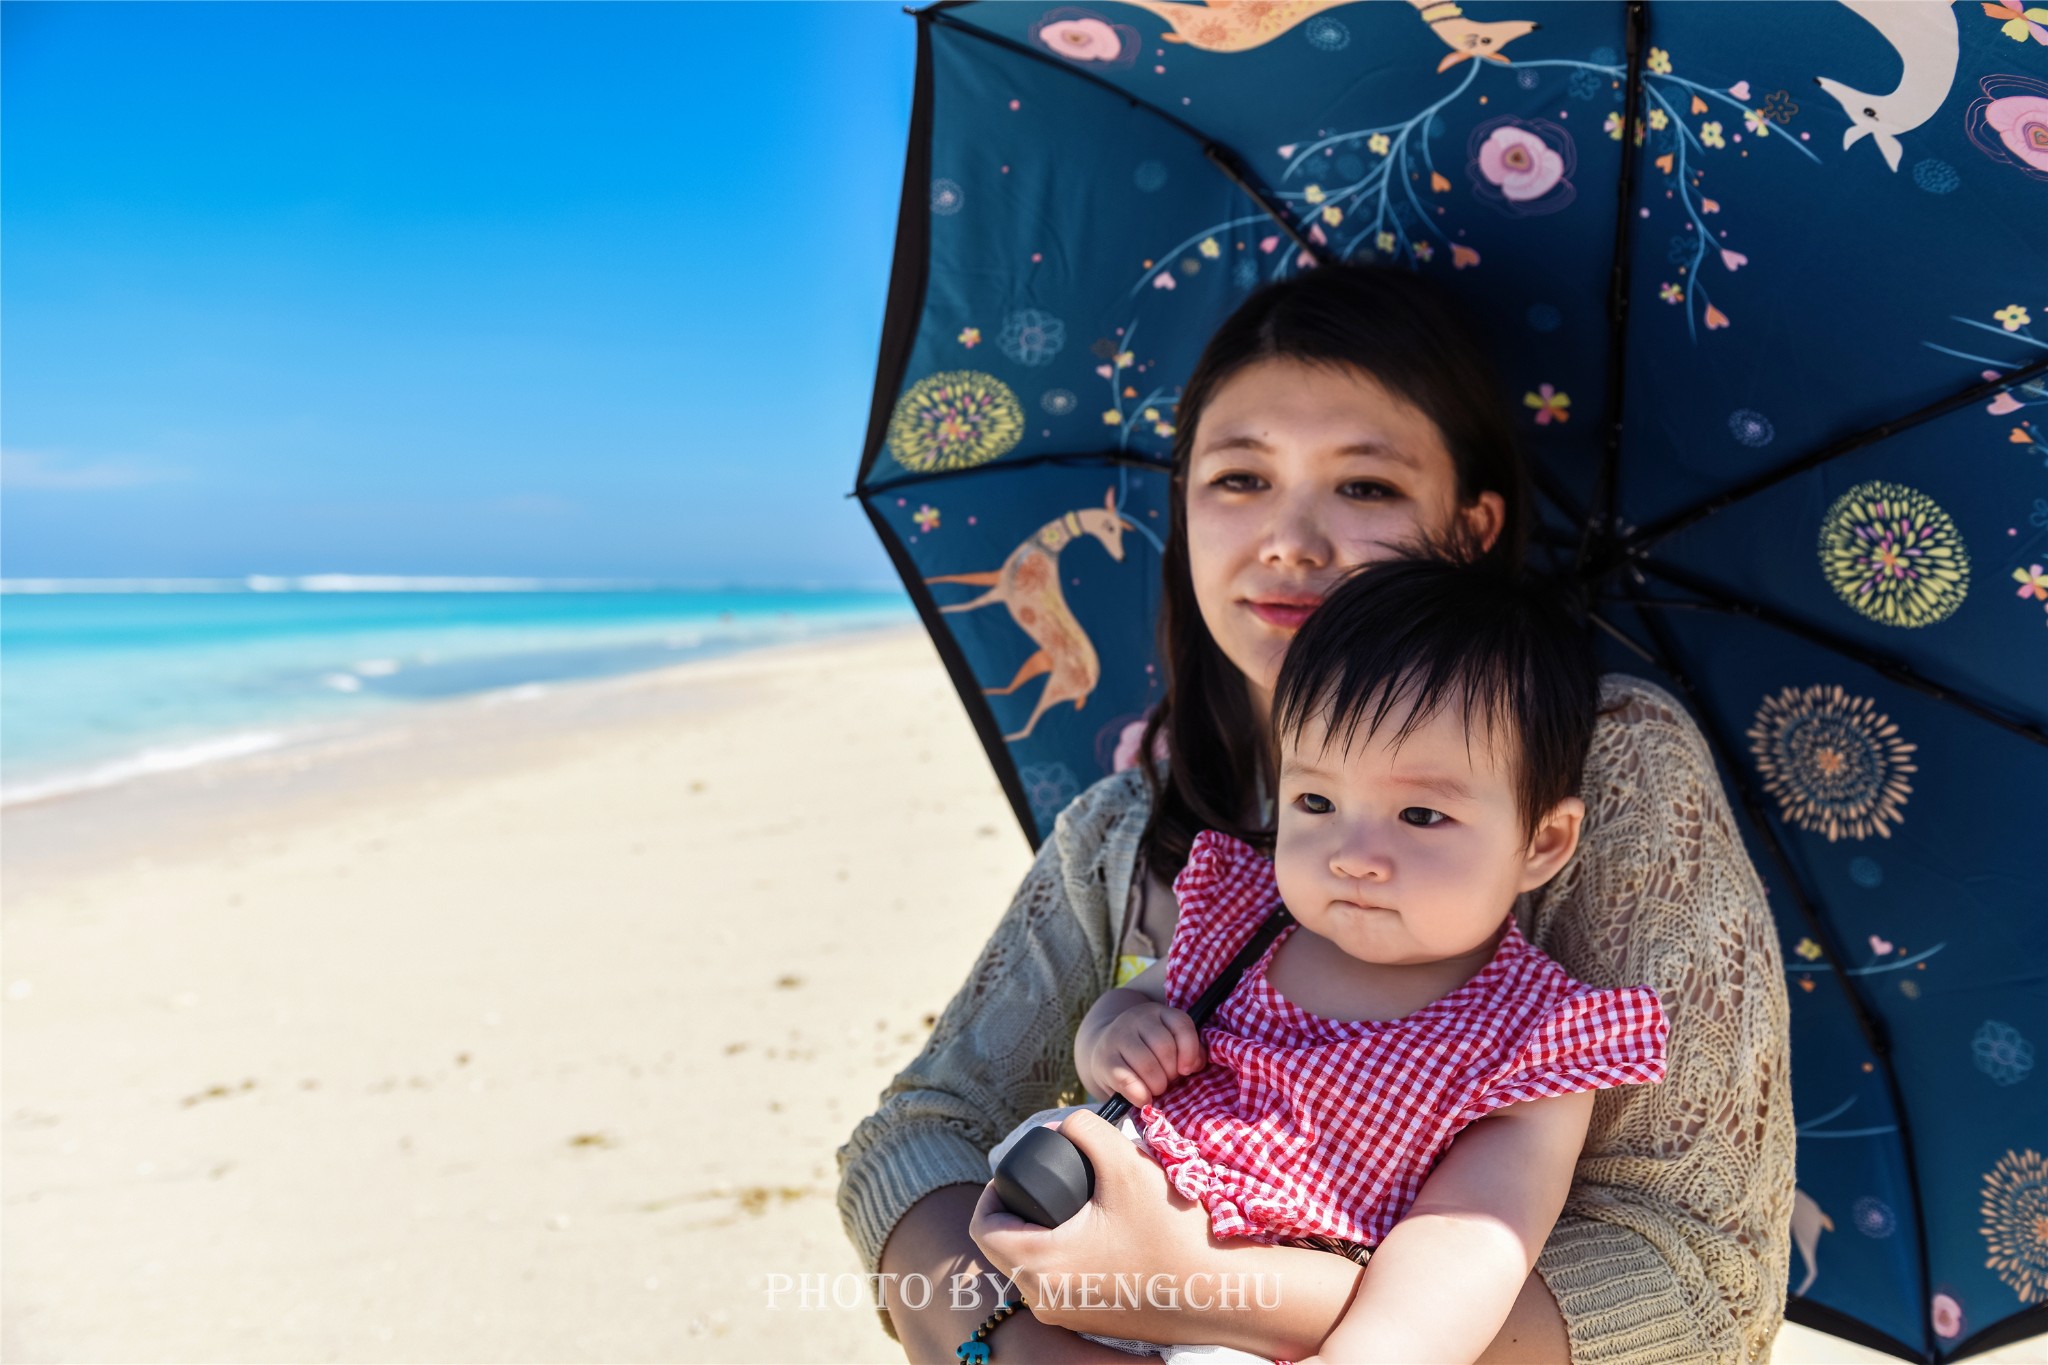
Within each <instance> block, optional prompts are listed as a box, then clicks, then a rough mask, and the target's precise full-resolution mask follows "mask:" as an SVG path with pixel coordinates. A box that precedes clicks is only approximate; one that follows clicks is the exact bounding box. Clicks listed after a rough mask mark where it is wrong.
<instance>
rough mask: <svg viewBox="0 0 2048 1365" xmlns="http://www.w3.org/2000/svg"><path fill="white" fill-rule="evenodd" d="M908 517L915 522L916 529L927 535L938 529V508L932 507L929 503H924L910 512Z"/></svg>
mask: <svg viewBox="0 0 2048 1365" xmlns="http://www.w3.org/2000/svg"><path fill="white" fill-rule="evenodd" d="M910 519H911V520H912V521H914V522H916V523H917V529H918V530H920V531H923V532H924V533H925V534H927V535H929V534H931V533H932V532H933V531H936V530H938V529H939V509H938V508H936V507H933V506H932V505H931V504H930V503H926V504H924V505H923V506H922V507H919V508H918V509H917V510H916V511H915V512H912V513H911V514H910Z"/></svg>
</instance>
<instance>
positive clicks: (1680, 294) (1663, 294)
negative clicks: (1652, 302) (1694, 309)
mask: <svg viewBox="0 0 2048 1365" xmlns="http://www.w3.org/2000/svg"><path fill="white" fill-rule="evenodd" d="M1657 297H1658V298H1660V299H1662V300H1664V302H1666V303H1684V302H1685V290H1684V289H1683V288H1681V287H1679V286H1678V285H1675V284H1663V285H1659V286H1657Z"/></svg>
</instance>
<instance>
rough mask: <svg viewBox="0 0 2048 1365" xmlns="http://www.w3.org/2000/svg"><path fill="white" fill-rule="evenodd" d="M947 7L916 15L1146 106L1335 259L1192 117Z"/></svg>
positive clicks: (1321, 258)
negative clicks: (978, 25)
mask: <svg viewBox="0 0 2048 1365" xmlns="http://www.w3.org/2000/svg"><path fill="white" fill-rule="evenodd" d="M944 11H945V7H944V6H938V5H934V6H932V7H931V8H929V9H921V10H914V11H912V13H913V15H914V16H915V17H916V18H917V19H919V20H922V21H924V22H926V23H932V24H940V25H943V26H944V27H946V28H949V29H951V30H953V31H954V32H955V33H961V34H965V35H966V36H968V37H970V38H976V39H979V40H980V41H982V42H984V43H988V44H990V45H991V46H994V47H999V48H1001V49H1003V50H1004V51H1005V52H1011V53H1015V54H1016V55H1017V56H1019V57H1023V58H1026V59H1027V60H1030V61H1034V62H1037V63H1039V64H1041V65H1043V66H1049V67H1052V68H1053V69H1054V70H1056V71H1064V72H1065V73H1066V74H1068V75H1069V76H1072V77H1074V78H1075V79H1076V80H1081V81H1085V82H1087V83H1088V84H1089V85H1092V86H1095V87H1096V88H1097V89H1099V90H1103V91H1106V92H1107V93H1109V94H1111V95H1114V96H1116V97H1117V98H1118V99H1120V100H1122V101H1124V102H1125V103H1126V104H1128V105H1130V106H1131V107H1132V108H1133V109H1142V110H1144V111H1145V112H1146V113H1148V114H1151V115H1152V116H1153V117H1155V118H1158V119H1160V120H1162V121H1164V122H1165V123H1166V124H1167V125H1169V126H1170V127H1172V128H1175V129H1177V130H1178V131H1180V132H1182V133H1185V134H1186V135H1187V136H1188V137H1190V138H1192V139H1193V140H1194V141H1195V142H1197V143H1200V144H1201V148H1202V155H1203V156H1205V157H1207V158H1208V160H1209V164H1210V165H1212V166H1214V167H1215V168H1216V169H1217V170H1218V171H1219V172H1221V173H1222V175H1223V177H1224V179H1226V180H1228V181H1229V182H1230V183H1231V184H1232V185H1235V186H1236V187H1237V188H1238V189H1239V190H1240V191H1241V192H1242V193H1243V194H1244V195H1245V197H1246V198H1248V199H1250V200H1251V201H1252V202H1253V203H1254V204H1257V205H1258V206H1259V208H1260V210H1261V211H1262V212H1264V213H1265V215H1266V216H1267V217H1268V218H1271V219H1272V220H1273V222H1274V224H1275V225H1276V226H1277V227H1279V229H1280V230H1281V231H1282V232H1284V233H1286V234H1287V235H1288V236H1289V237H1290V238H1292V239H1293V241H1294V244H1295V245H1296V246H1298V247H1300V248H1301V249H1302V250H1303V251H1306V252H1307V253H1308V254H1309V255H1310V256H1312V257H1314V258H1315V259H1316V261H1317V262H1318V263H1320V264H1325V265H1327V264H1328V263H1329V261H1330V253H1329V252H1328V251H1326V250H1324V249H1323V248H1322V247H1320V246H1318V245H1316V244H1315V243H1314V242H1312V241H1310V240H1309V239H1308V238H1307V237H1305V236H1303V235H1302V231H1301V228H1300V227H1298V226H1297V225H1296V224H1295V222H1294V220H1293V219H1292V218H1289V217H1288V216H1287V214H1286V211H1285V210H1283V209H1282V208H1281V207H1280V205H1279V203H1278V201H1276V200H1275V199H1274V198H1273V196H1272V194H1271V193H1270V192H1269V191H1268V190H1267V189H1266V187H1265V186H1264V185H1262V184H1260V183H1259V182H1258V181H1257V180H1256V179H1254V178H1253V176H1252V173H1251V170H1250V168H1249V165H1248V163H1247V162H1246V161H1245V159H1244V158H1243V157H1241V156H1239V155H1238V154H1237V151H1236V150H1235V149H1234V148H1232V147H1228V146H1226V145H1224V144H1223V143H1221V142H1218V141H1217V140H1216V139H1215V138H1213V137H1210V136H1209V135H1208V134H1207V133H1204V132H1203V131H1202V130H1201V129H1199V128H1197V127H1195V126H1194V125H1193V124H1192V123H1189V122H1188V121H1187V120H1186V119H1183V118H1180V117H1178V116H1177V115H1174V114H1172V113H1169V112H1168V111H1166V110H1164V109H1161V108H1160V107H1159V106H1158V105H1156V104H1153V103H1151V102H1150V101H1148V100H1142V99H1139V98H1138V97H1137V96H1136V95H1133V94H1132V93H1131V92H1130V91H1128V90H1125V89H1124V88H1122V87H1121V86H1119V85H1116V84H1115V83H1114V82H1111V81H1108V80H1105V79H1103V78H1102V77H1101V76H1098V75H1096V74H1095V73H1094V72H1092V71H1083V70H1081V69H1080V68H1079V67H1076V66H1074V65H1072V64H1071V63H1069V62H1064V61H1061V60H1060V59H1059V58H1057V57H1055V56H1053V55H1052V54H1051V53H1050V52H1040V51H1038V50H1036V49H1035V48H1031V47H1027V46H1025V45H1024V44H1023V43H1020V42H1018V41H1017V40H1016V39H1014V38H1005V37H1004V36H1003V35H1002V34H1000V33H990V32H989V31H988V30H986V29H981V28H975V27H974V26H973V25H971V24H963V23H961V22H960V21H959V20H958V19H955V18H952V17H951V16H950V15H948V14H946V13H945V12H944Z"/></svg>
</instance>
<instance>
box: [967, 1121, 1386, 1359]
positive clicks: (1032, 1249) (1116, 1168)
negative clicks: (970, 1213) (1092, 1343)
mask: <svg viewBox="0 0 2048 1365" xmlns="http://www.w3.org/2000/svg"><path fill="white" fill-rule="evenodd" d="M1060 1131H1061V1132H1062V1133H1064V1134H1066V1136H1067V1138H1068V1139H1069V1140H1070V1141H1072V1142H1073V1143H1074V1144H1075V1145H1076V1146H1078V1147H1079V1148H1080V1149H1081V1152H1082V1155H1084V1156H1086V1157H1087V1158H1088V1161H1089V1164H1091V1165H1092V1166H1094V1168H1095V1196H1094V1198H1092V1199H1091V1200H1089V1202H1088V1203H1087V1204H1085V1205H1083V1206H1082V1208H1081V1211H1080V1212H1079V1213H1077V1214H1075V1215H1074V1216H1073V1217H1072V1218H1070V1219H1068V1220H1067V1221H1066V1222H1065V1223H1063V1224H1061V1225H1060V1226H1059V1227H1057V1228H1041V1227H1038V1226H1037V1225H1035V1224H1032V1223H1027V1222H1025V1221H1024V1220H1023V1219H1021V1218H1018V1217H1016V1216H1015V1215H1014V1214H1012V1213H1010V1212H1008V1211H1007V1210H1006V1209H1004V1208H1003V1206H1002V1203H1001V1201H999V1200H998V1199H997V1198H996V1193H995V1187H994V1186H992V1185H991V1186H989V1187H988V1188H986V1189H984V1190H983V1191H982V1194H981V1199H980V1201H979V1202H978V1203H977V1204H976V1205H975V1209H974V1218H973V1221H972V1222H970V1223H969V1224H968V1231H969V1232H970V1233H971V1234H972V1235H973V1237H974V1241H975V1245H977V1246H979V1247H980V1248H981V1250H982V1252H983V1254H984V1255H985V1256H986V1257H987V1259H988V1260H989V1261H990V1262H991V1263H992V1264H993V1265H995V1266H996V1267H997V1268H998V1269H1000V1270H1001V1271H1002V1272H1003V1273H1004V1274H1006V1275H1009V1276H1010V1277H1011V1278H1012V1279H1013V1280H1014V1281H1015V1282H1016V1285H1017V1292H1018V1293H1019V1294H1021V1295H1023V1297H1024V1299H1025V1301H1026V1302H1027V1303H1029V1304H1031V1305H1032V1312H1033V1313H1034V1314H1035V1315H1036V1316H1037V1317H1038V1318H1039V1320H1040V1321H1042V1322H1049V1323H1056V1324H1058V1325H1059V1326H1061V1327H1066V1328H1070V1329H1072V1330H1074V1331H1085V1332H1094V1333H1097V1334H1098V1335H1102V1336H1115V1337H1135V1338H1138V1339H1140V1340H1144V1341H1161V1342H1183V1343H1190V1344H1192V1343H1198V1342H1199V1343H1214V1344H1217V1345H1222V1346H1234V1347H1236V1348H1238V1349H1240V1350H1246V1351H1252V1352H1254V1353H1258V1354H1263V1355H1267V1356H1274V1355H1280V1356H1288V1357H1291V1358H1295V1359H1298V1358H1300V1357H1301V1356H1304V1355H1307V1354H1308V1353H1309V1352H1311V1351H1313V1350H1314V1349H1315V1347H1316V1345H1317V1344H1318V1343H1319V1342H1321V1341H1322V1339H1323V1337H1324V1336H1325V1335H1326V1334H1327V1333H1328V1332H1329V1330H1330V1328H1331V1327H1332V1326H1334V1325H1335V1324H1336V1322H1337V1320H1338V1318H1339V1317H1341V1316H1342V1315H1343V1312H1344V1306H1345V1304H1346V1303H1348V1302H1349V1301H1350V1297H1351V1294H1352V1291H1353V1289H1354V1288H1355V1287H1356V1285H1357V1281H1358V1273H1359V1271H1358V1267H1357V1266H1355V1265H1353V1264H1351V1263H1350V1262H1349V1261H1346V1260H1343V1259H1342V1258H1340V1257H1336V1256H1332V1255H1329V1254H1328V1253H1327V1252H1321V1251H1307V1250H1303V1249H1301V1248H1298V1247H1272V1246H1254V1245H1250V1244H1232V1245H1230V1246H1228V1247H1225V1246H1222V1245H1219V1244H1218V1243H1216V1242H1214V1241H1212V1240H1211V1239H1210V1236H1209V1216H1208V1214H1207V1212H1206V1211H1204V1210H1203V1208H1202V1206H1201V1205H1199V1204H1196V1203H1193V1202H1192V1201H1190V1200H1187V1199H1184V1198H1182V1197H1181V1195H1180V1194H1179V1192H1177V1191H1176V1190H1174V1188H1173V1187H1172V1186H1171V1185H1169V1184H1167V1182H1166V1173H1165V1172H1164V1171H1162V1170H1160V1169H1159V1166H1158V1164H1157V1163H1156V1162H1154V1161H1153V1160H1152V1159H1151V1158H1150V1157H1147V1156H1146V1155H1145V1154H1144V1153H1142V1152H1140V1151H1139V1150H1138V1149H1137V1148H1136V1147H1135V1146H1134V1145H1132V1143H1131V1141H1130V1140H1129V1139H1128V1138H1126V1137H1125V1136H1124V1135H1123V1134H1122V1133H1121V1132H1119V1131H1118V1130H1117V1129H1115V1128H1113V1127H1111V1126H1110V1125H1109V1124H1107V1123H1105V1122H1103V1121H1102V1120H1101V1119H1100V1118H1098V1117H1096V1115H1094V1114H1092V1113H1088V1112H1085V1111H1084V1112H1082V1113H1079V1114H1075V1115H1073V1116H1072V1117H1071V1118H1069V1119H1068V1120H1067V1121H1066V1122H1065V1123H1063V1124H1062V1125H1060ZM1119 1274H1121V1275H1123V1276H1124V1277H1125V1280H1124V1289H1123V1293H1122V1295H1121V1297H1119V1292H1118V1284H1117V1278H1116V1277H1117V1276H1118V1275H1119ZM1204 1275H1206V1276H1209V1277H1211V1278H1209V1279H1207V1280H1203V1279H1200V1278H1199V1277H1201V1276H1204ZM1258 1275H1264V1276H1265V1277H1266V1279H1265V1281H1264V1288H1263V1293H1264V1295H1265V1302H1266V1303H1268V1304H1274V1305H1275V1306H1274V1307H1273V1308H1272V1309H1271V1310H1266V1309H1262V1308H1261V1307H1260V1303H1259V1295H1260V1293H1261V1289H1260V1287H1259V1286H1258V1284H1257V1282H1256V1280H1255V1278H1254V1277H1255V1276H1258ZM1132 1276H1136V1277H1137V1278H1136V1281H1135V1285H1136V1292H1135V1295H1134V1294H1133V1293H1132V1292H1131V1286H1132V1284H1133V1281H1132V1279H1131V1277H1132ZM1218 1276H1221V1277H1224V1278H1221V1279H1219V1278H1216V1277H1218ZM1240 1291H1242V1292H1241V1293H1240ZM1276 1297H1277V1303H1275V1299H1276ZM1134 1300H1135V1301H1134ZM1190 1300H1193V1302H1190ZM1084 1302H1085V1303H1086V1304H1089V1305H1094V1306H1084ZM1204 1305H1208V1311H1203V1306H1204Z"/></svg>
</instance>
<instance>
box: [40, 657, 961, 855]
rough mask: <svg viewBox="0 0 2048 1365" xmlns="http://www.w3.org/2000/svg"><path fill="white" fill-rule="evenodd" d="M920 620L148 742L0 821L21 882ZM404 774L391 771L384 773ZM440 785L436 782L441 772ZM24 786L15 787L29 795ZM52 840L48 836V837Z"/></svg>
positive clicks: (530, 741)
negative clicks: (420, 761) (431, 754)
mask: <svg viewBox="0 0 2048 1365" xmlns="http://www.w3.org/2000/svg"><path fill="white" fill-rule="evenodd" d="M922 635H923V631H922V628H921V627H919V626H918V625H916V624H915V623H914V622H913V623H909V624H884V625H862V626H854V627H849V628H845V629H840V630H833V631H829V632H826V633H823V634H820V635H810V636H806V637H803V638H798V639H783V640H774V641H768V642H763V643H760V644H742V645H739V646H737V647H734V648H729V649H718V650H713V651H711V652H708V653H706V654H704V655H700V656H698V657H693V658H688V659H683V660H679V661H676V662H671V663H665V664H663V665H661V666H659V667H655V668H646V669H639V670H636V671H632V672H627V673H616V674H610V675H604V676H596V677H581V678H573V679H568V680H564V681H557V682H545V683H541V682H523V683H516V684H512V685H509V686H505V687H500V688H492V689H489V690H485V691H481V692H473V693H468V694H464V695H461V696H454V697H445V698H434V699H428V700H421V701H414V702H409V703H405V704H403V705H398V706H393V707H391V708H389V709H386V710H383V711H380V712H376V713H373V714H368V715H363V716H355V717H349V718H347V719H343V720H338V721H325V722H310V723H305V724H301V725H299V726H296V727H293V726H282V727H271V728H263V729H258V728H254V727H252V728H250V729H244V730H238V731H232V732H228V733H224V734H220V735H215V736H210V737H206V738H201V739H195V740H193V741H191V742H189V743H185V744H179V745H177V746H175V748H176V750H179V751H183V752H184V753H189V754H190V755H191V757H192V760H193V761H189V762H173V763H167V764H161V765H157V764H152V763H150V762H149V761H148V758H149V755H151V754H152V753H157V752H160V750H159V749H157V748H145V749H143V750H142V751H140V752H139V753H138V754H136V755H135V756H133V757H131V758H129V759H124V760H119V761H118V762H117V763H115V764H111V765H101V767H102V768H107V767H111V768H115V769H117V770H118V772H117V773H116V774H114V775H110V776H109V777H107V778H106V779H105V780H93V775H94V774H96V773H98V772H99V771H100V769H98V768H96V769H89V770H86V772H85V773H83V774H80V775H78V776H76V777H74V778H73V779H71V780H67V781H63V782H61V783H59V782H57V781H54V780H50V781H45V782H44V783H42V784H41V788H40V789H39V788H38V787H37V786H36V785H35V784H33V783H31V784H24V785H25V786H26V787H27V788H28V793H27V794H25V795H24V794H17V795H13V796H11V797H10V796H7V795H6V794H4V793H0V825H4V826H5V827H6V829H7V832H8V844H9V847H8V850H7V856H6V862H7V864H8V871H9V881H10V883H11V884H12V885H13V886H14V887H17V888H18V886H19V885H20V879H21V878H22V877H24V876H27V877H29V878H31V879H33V878H35V877H36V876H38V875H39V874H41V873H43V872H45V871H46V870H50V869H46V868H45V866H44V865H45V864H46V863H47V862H49V860H50V857H51V855H52V854H58V855H59V857H58V865H57V867H56V868H55V869H54V870H55V871H57V872H59V873H60V874H61V873H62V872H63V871H65V870H68V869H70V868H71V867H73V866H74V865H76V864H77V863H78V862H80V861H81V860H83V861H90V862H100V861H103V860H104V859H105V858H106V857H107V856H109V855H111V856H114V857H120V856H129V855H132V854H133V853H134V852H135V851H137V850H136V849H135V847H133V846H134V845H138V844H140V845H148V844H152V843H158V842H173V841H174V840H175V838H176V836H178V835H179V834H182V833H186V832H187V828H186V827H187V826H188V825H190V824H191V823H192V821H193V819H194V817H199V816H204V815H208V814H216V815H219V816H221V817H223V818H226V817H229V816H230V815H231V814H232V813H233V812H234V810H235V808H236V807H239V806H243V805H245V804H248V803H250V802H261V804H262V805H263V807H264V808H265V809H266V810H269V809H271V808H273V807H274V806H276V805H277V804H278V803H284V804H286V805H295V804H296V803H298V802H299V801H301V800H302V799H303V798H305V797H307V796H309V795H312V796H319V795H321V794H326V793H333V792H337V791H344V790H346V789H349V788H352V787H357V786H361V785H362V784H364V783H366V782H370V783H373V782H376V781H378V780H379V777H380V771H381V769H383V768H384V767H388V765H387V764H382V763H380V758H379V756H380V755H383V754H388V753H390V752H391V751H393V750H398V749H403V750H406V751H408V752H410V753H413V754H415V755H417V754H418V752H419V751H420V750H421V749H422V748H425V749H428V750H432V751H435V752H437V753H439V754H440V755H441V757H442V759H443V760H444V761H447V762H449V763H450V764H451V768H450V771H449V772H448V774H446V775H447V776H448V777H450V778H454V777H460V776H464V775H471V776H474V775H478V774H480V773H481V772H483V771H485V770H487V769H489V768H490V767H491V766H492V765H493V763H494V762H495V761H496V760H494V759H493V758H491V757H490V755H489V754H487V753H486V752H485V749H486V747H488V749H489V750H491V751H492V752H494V753H496V754H497V755H498V756H499V757H500V758H502V757H507V756H509V755H511V754H513V753H521V752H524V753H528V754H531V753H533V752H537V751H538V750H539V749H542V748H545V747H546V746H548V745H549V744H552V743H556V742H563V741H567V740H569V739H570V738H571V732H572V731H575V730H577V729H578V728H594V729H596V730H599V731H602V730H605V729H609V728H612V727H616V726H620V725H629V724H633V723H636V722H644V721H648V720H653V719H657V718H660V717H663V716H665V715H671V714H676V713H680V712H685V711H689V710H693V709H696V708H698V707H701V706H703V705H705V704H707V703H711V702H714V701H716V700H718V699H720V698H721V697H722V695H723V694H722V692H721V689H720V682H721V679H723V678H724V677H725V676H726V675H727V673H728V672H729V669H728V667H727V666H729V665H732V664H734V663H736V662H740V661H746V660H758V661H760V662H761V663H763V664H766V665H768V666H770V667H773V666H776V665H777V664H778V663H779V662H780V661H783V660H792V661H801V659H802V658H803V657H804V656H805V654H806V653H807V652H809V651H814V650H826V651H829V650H832V649H835V648H838V647H842V646H849V645H851V646H859V645H861V644H864V643H869V642H879V641H886V640H890V639H897V638H901V639H909V638H912V637H920V638H921V637H922ZM395 776H396V774H391V773H384V774H383V777H384V779H385V780H390V779H392V778H393V777H395ZM430 780H438V779H430ZM18 790H19V789H17V791H18ZM71 826H81V827H89V829H90V831H91V838H90V844H91V845H92V846H91V847H89V848H87V847H80V848H77V849H76V852H77V853H78V854H79V855H80V857H79V858H71V857H68V856H63V855H64V854H65V853H66V852H67V851H69V850H70V849H71V847H72V846H73V845H74V844H78V843H79V842H81V841H79V840H75V839H71V838H66V837H64V836H65V834H66V833H67V832H68V831H67V827H71ZM46 836H48V837H46Z"/></svg>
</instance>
